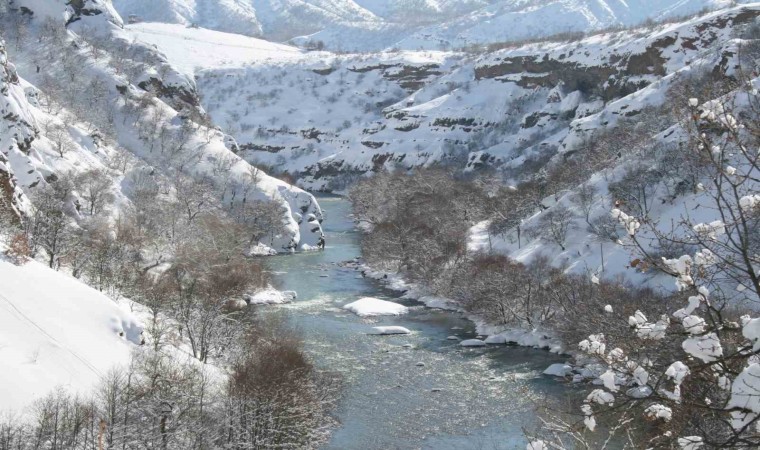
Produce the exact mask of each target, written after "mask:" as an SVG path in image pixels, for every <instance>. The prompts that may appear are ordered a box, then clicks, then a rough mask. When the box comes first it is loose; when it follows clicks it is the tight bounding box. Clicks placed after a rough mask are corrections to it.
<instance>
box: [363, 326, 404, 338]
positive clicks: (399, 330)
mask: <svg viewBox="0 0 760 450" xmlns="http://www.w3.org/2000/svg"><path fill="white" fill-rule="evenodd" d="M411 333H412V332H411V330H409V329H408V328H404V327H400V326H387V327H372V331H371V332H370V333H369V334H378V335H383V336H385V335H393V334H411Z"/></svg>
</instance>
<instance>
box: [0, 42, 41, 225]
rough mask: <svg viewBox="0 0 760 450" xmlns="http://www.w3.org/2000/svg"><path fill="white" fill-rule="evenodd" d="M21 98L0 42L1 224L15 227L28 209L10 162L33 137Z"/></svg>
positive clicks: (17, 83) (12, 70)
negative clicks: (4, 222)
mask: <svg viewBox="0 0 760 450" xmlns="http://www.w3.org/2000/svg"><path fill="white" fill-rule="evenodd" d="M20 99H24V93H23V90H22V89H21V86H20V80H19V78H18V74H17V73H16V68H15V66H13V65H12V64H11V63H10V62H9V61H8V57H7V54H6V52H5V43H4V42H3V41H2V40H0V217H2V219H0V225H8V224H11V225H12V224H18V221H19V219H20V217H21V214H22V213H23V212H25V211H26V210H27V209H28V205H27V199H26V196H25V195H24V193H23V191H22V190H21V189H20V188H19V187H18V184H17V180H16V176H15V173H14V171H13V167H12V166H11V163H10V161H9V158H10V157H13V158H14V159H15V158H16V155H18V153H19V152H24V151H25V150H28V148H29V146H30V145H31V142H32V141H33V140H34V138H35V135H36V130H34V128H33V126H32V125H31V123H30V117H29V114H28V112H27V111H26V110H25V109H24V108H23V103H24V102H23V100H21V101H20ZM11 155H12V156H11ZM3 221H7V222H8V223H6V224H3V223H2V222H3Z"/></svg>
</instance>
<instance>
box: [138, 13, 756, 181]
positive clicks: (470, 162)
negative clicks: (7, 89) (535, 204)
mask: <svg viewBox="0 0 760 450" xmlns="http://www.w3.org/2000/svg"><path fill="white" fill-rule="evenodd" d="M759 11H760V8H759V7H758V6H756V5H748V6H746V7H739V8H734V9H730V10H724V11H721V12H716V13H713V14H708V15H706V16H702V17H699V18H695V19H691V20H688V21H686V22H683V23H676V24H670V25H659V26H654V27H649V28H642V29H637V30H632V31H619V32H610V33H604V34H598V35H594V36H590V37H588V38H586V39H582V40H579V41H574V42H550V43H535V44H526V45H516V46H512V47H510V48H506V49H503V50H499V51H495V52H491V53H484V54H477V55H471V54H464V53H455V52H434V51H408V52H384V53H375V54H369V55H335V54H330V53H326V52H306V53H297V52H296V51H295V50H294V49H288V50H287V51H283V52H281V53H279V56H277V55H275V54H273V53H272V54H270V53H269V52H268V51H262V52H259V53H256V52H253V51H251V52H248V51H244V50H243V49H244V48H246V47H247V46H251V45H257V46H258V45H262V46H263V47H260V48H267V47H266V46H265V45H266V44H263V43H262V44H254V42H257V41H254V40H250V39H248V38H244V37H237V38H235V39H234V40H233V39H230V40H227V41H226V42H225V41H224V40H223V39H222V37H223V36H227V35H223V34H220V33H217V34H214V32H211V31H208V30H197V29H191V28H181V27H174V28H169V27H166V26H164V25H148V24H143V25H139V26H130V27H128V30H129V31H130V32H132V33H134V34H135V35H136V37H137V39H138V40H144V41H147V42H151V43H154V44H155V45H157V46H159V48H161V49H162V50H163V51H164V53H166V54H167V55H171V56H169V59H170V61H176V62H175V63H174V64H177V65H183V66H185V67H190V66H192V67H196V68H197V69H199V70H198V71H197V72H196V77H197V86H198V90H199V92H200V95H201V103H202V104H203V107H204V108H205V109H206V110H207V111H208V113H209V114H210V115H211V117H212V118H213V120H214V122H215V123H217V124H219V125H220V126H222V127H223V128H224V129H225V131H227V132H228V133H230V134H231V135H232V136H234V137H235V138H236V140H237V141H238V144H239V145H240V148H241V152H240V155H241V156H243V157H244V158H245V159H247V160H248V161H251V162H254V163H256V164H259V165H263V166H265V167H271V168H272V169H274V170H276V171H278V172H287V173H288V174H289V175H290V176H293V177H296V178H298V183H299V184H300V185H301V186H304V187H308V188H313V189H328V190H336V189H337V190H340V189H342V188H344V187H345V186H346V183H350V182H351V181H352V180H353V179H355V177H356V176H361V175H362V174H364V173H367V172H369V171H375V170H378V169H381V168H387V169H393V168H395V167H401V168H407V169H408V168H413V167H420V166H428V165H431V164H434V163H437V162H445V163H447V164H449V165H454V166H456V167H460V168H466V169H467V170H475V169H484V168H496V169H498V170H499V171H501V172H502V173H503V175H504V176H505V177H507V178H508V179H509V178H519V177H523V176H525V175H526V174H528V173H533V171H534V170H535V169H536V168H537V167H540V165H542V164H544V163H546V162H547V161H548V160H549V159H550V158H552V157H553V156H554V155H555V154H557V153H558V152H568V151H571V150H572V148H573V146H575V145H577V144H578V143H579V142H580V141H582V140H583V136H584V135H586V134H588V133H589V132H591V131H593V130H601V129H604V128H607V127H610V126H613V125H614V124H615V123H616V122H617V120H618V118H619V117H623V118H626V120H635V118H636V116H637V115H638V114H641V113H642V111H644V110H645V108H647V107H650V108H651V107H658V106H659V105H662V104H663V102H664V99H665V97H664V93H665V92H666V91H667V90H668V89H669V86H670V85H671V82H672V81H673V80H674V79H675V78H674V75H675V74H677V73H678V72H680V71H682V70H686V69H687V68H688V67H689V66H690V65H694V64H695V63H696V62H697V61H703V62H704V64H705V65H706V66H707V68H706V69H700V70H712V69H711V68H714V69H715V70H717V71H719V72H720V73H724V72H725V71H726V70H728V69H729V68H728V67H727V63H726V61H725V60H724V59H723V56H721V55H728V56H730V54H732V53H734V50H733V48H734V47H735V45H736V41H732V37H733V35H734V33H735V32H736V30H737V29H738V28H741V27H742V26H745V25H747V24H749V23H752V21H753V20H754V18H755V17H756V16H757V15H758V14H759ZM159 27H163V29H164V30H171V33H172V34H173V36H174V37H169V38H167V39H164V40H159V39H155V34H153V31H152V30H153V29H155V28H159ZM201 34H202V35H203V36H206V37H207V39H209V40H213V41H214V42H218V43H219V45H220V46H222V47H225V48H226V49H223V48H221V47H220V48H217V47H214V48H215V53H216V54H219V55H230V56H229V57H225V58H227V59H226V62H224V64H223V67H222V68H221V69H218V68H214V66H213V64H209V61H212V60H213V59H212V58H208V57H205V56H203V55H201V54H197V53H194V52H193V51H192V49H193V48H194V46H195V44H194V42H195V41H196V40H197V36H200V35H201ZM211 36H215V37H213V38H212V37H211ZM215 45H216V44H215ZM188 55H197V56H188ZM527 166H530V167H531V169H530V170H527V171H526V170H525V167H527Z"/></svg>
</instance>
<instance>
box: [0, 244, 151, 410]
mask: <svg viewBox="0 0 760 450" xmlns="http://www.w3.org/2000/svg"><path fill="white" fill-rule="evenodd" d="M0 286H2V289H0V360H2V361H3V370H2V371H0V398H2V399H3V401H2V402H0V410H2V411H5V412H8V411H15V412H20V411H21V410H22V409H23V408H25V407H26V406H27V405H29V404H30V403H31V402H33V401H34V400H35V399H38V398H41V397H44V396H46V395H48V394H49V393H50V392H51V391H53V390H54V389H56V388H58V387H62V388H66V389H68V390H69V392H73V393H80V394H85V393H89V392H90V390H91V389H92V388H93V386H95V385H97V384H98V383H99V382H100V381H101V380H102V379H103V378H104V376H105V375H106V374H107V373H108V371H109V370H111V369H117V368H118V367H119V365H123V364H128V363H129V360H130V354H131V352H132V350H133V349H135V348H136V346H138V345H140V343H141V342H142V339H143V338H142V335H141V334H142V328H141V325H140V324H139V322H138V320H137V319H136V318H135V317H134V316H133V315H132V314H131V313H130V312H128V311H125V310H124V309H122V308H121V307H119V306H118V305H117V304H116V303H114V302H113V301H112V300H111V299H109V298H108V297H106V296H105V295H103V294H101V293H100V292H98V291H96V290H95V289H92V288H91V287H89V286H87V285H85V284H83V283H81V282H80V281H78V280H75V279H73V278H70V277H69V276H67V275H64V274H62V273H59V272H56V271H54V270H52V269H49V268H47V267H45V266H44V265H42V264H40V263H38V262H34V261H31V262H28V263H26V264H24V265H21V266H17V265H15V264H13V263H11V262H10V261H9V260H8V259H6V258H5V257H1V258H0Z"/></svg>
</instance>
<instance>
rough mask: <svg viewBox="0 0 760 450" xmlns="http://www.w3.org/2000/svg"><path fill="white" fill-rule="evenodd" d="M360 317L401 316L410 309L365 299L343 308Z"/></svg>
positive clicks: (385, 301)
mask: <svg viewBox="0 0 760 450" xmlns="http://www.w3.org/2000/svg"><path fill="white" fill-rule="evenodd" d="M343 309H347V310H349V311H351V312H352V313H354V314H356V315H357V316H360V317H372V316H399V315H401V314H406V313H408V312H409V308H407V307H406V306H404V305H400V304H398V303H393V302H389V301H387V300H380V299H379V298H372V297H365V298H361V299H359V300H357V301H355V302H353V303H349V304H347V305H346V306H344V307H343Z"/></svg>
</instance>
